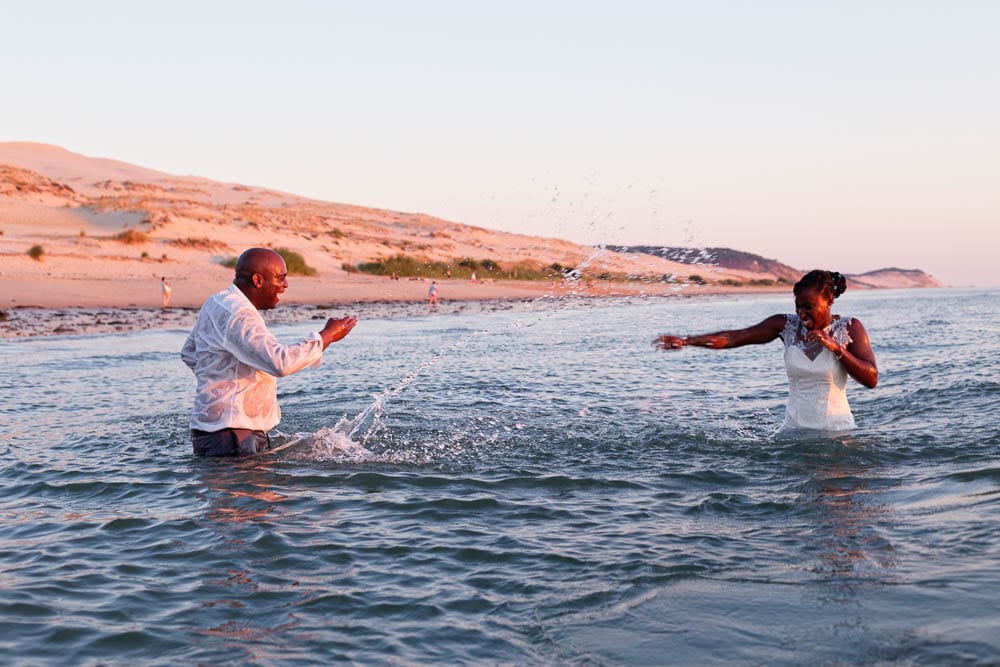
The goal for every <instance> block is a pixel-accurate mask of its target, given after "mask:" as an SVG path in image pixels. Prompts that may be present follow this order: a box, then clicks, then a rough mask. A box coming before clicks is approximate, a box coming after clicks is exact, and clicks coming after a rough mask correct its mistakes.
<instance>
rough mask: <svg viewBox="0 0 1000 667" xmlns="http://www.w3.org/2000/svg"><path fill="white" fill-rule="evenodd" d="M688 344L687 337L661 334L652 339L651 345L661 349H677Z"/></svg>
mask: <svg viewBox="0 0 1000 667" xmlns="http://www.w3.org/2000/svg"><path fill="white" fill-rule="evenodd" d="M687 344H688V341H687V338H683V337H681V336H667V335H663V336H660V337H659V338H657V339H656V340H654V341H653V345H655V346H656V347H658V348H660V349H661V350H677V349H679V348H682V347H684V346H685V345H687Z"/></svg>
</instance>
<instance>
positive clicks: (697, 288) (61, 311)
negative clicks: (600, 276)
mask: <svg viewBox="0 0 1000 667" xmlns="http://www.w3.org/2000/svg"><path fill="white" fill-rule="evenodd" d="M231 280H232V273H231V270H229V269H224V268H222V267H218V269H213V270H210V271H204V272H202V273H201V274H196V275H191V276H187V277H180V278H174V279H173V280H172V281H171V282H172V286H173V293H172V295H171V300H170V305H169V307H167V308H162V307H161V303H160V281H159V279H158V278H157V277H156V276H155V275H152V274H151V275H150V276H149V278H145V279H138V278H132V279H114V278H108V279H106V280H100V279H95V278H70V277H65V276H48V277H47V278H46V279H45V280H42V281H39V280H31V279H26V278H25V279H13V278H8V277H3V278H0V289H2V290H3V291H2V295H3V297H2V307H0V338H21V337H36V336H53V335H56V336H58V335H88V334H105V333H122V332H128V331H140V330H145V329H173V328H189V327H191V326H192V325H193V324H194V320H195V318H196V317H197V314H198V309H199V308H200V307H201V305H202V303H203V302H204V301H205V299H206V298H208V297H209V296H210V295H211V294H213V293H214V292H216V291H218V290H220V289H223V288H225V287H226V286H227V285H228V284H229V283H230V282H231ZM436 283H437V287H438V297H439V301H440V303H439V305H438V306H437V307H435V308H431V307H430V306H429V304H428V303H427V291H428V288H429V286H430V281H429V280H412V279H400V280H390V279H388V278H381V277H373V276H363V275H357V274H345V276H344V277H343V278H341V279H337V280H330V279H322V278H307V277H301V276H291V277H289V288H288V290H287V291H286V292H285V293H284V294H283V295H282V297H281V302H280V303H279V305H278V307H277V308H275V309H273V310H271V311H268V312H267V313H266V314H265V317H266V319H267V320H268V321H269V322H271V323H275V324H277V323H290V322H301V321H304V320H309V319H317V320H318V319H325V318H327V317H342V316H344V315H357V316H359V317H361V318H362V319H363V318H387V317H411V316H415V315H426V314H429V313H432V314H440V315H446V314H449V313H455V312H492V311H498V310H510V309H521V310H535V309H541V308H551V307H553V304H554V303H556V302H565V301H567V300H574V301H579V302H592V303H599V302H601V301H615V302H617V301H620V300H621V299H626V298H640V299H641V298H646V297H669V296H683V297H690V296H696V295H709V294H730V293H747V294H749V293H757V292H767V291H775V290H778V291H787V289H788V288H787V286H785V287H781V288H766V287H765V288H760V287H758V288H736V287H724V286H710V285H694V284H664V283H650V284H646V283H611V282H595V283H593V285H592V286H590V287H587V286H586V284H573V283H568V284H555V283H551V282H529V281H481V282H475V283H472V282H470V281H467V280H437V281H436Z"/></svg>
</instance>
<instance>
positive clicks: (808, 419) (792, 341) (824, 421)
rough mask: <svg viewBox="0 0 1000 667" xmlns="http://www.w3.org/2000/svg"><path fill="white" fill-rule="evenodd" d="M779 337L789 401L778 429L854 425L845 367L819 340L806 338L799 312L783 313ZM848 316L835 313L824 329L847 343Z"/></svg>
mask: <svg viewBox="0 0 1000 667" xmlns="http://www.w3.org/2000/svg"><path fill="white" fill-rule="evenodd" d="M785 317H786V318H787V319H786V322H785V329H784V331H782V332H781V339H782V341H784V343H785V371H786V372H787V373H788V404H787V406H786V408H785V421H784V423H783V424H782V425H781V430H783V431H784V430H789V429H815V430H821V431H846V430H849V429H853V428H854V415H852V414H851V406H850V405H849V404H848V403H847V369H846V368H844V365H843V364H842V363H840V361H839V360H838V359H837V357H836V356H834V354H833V352H831V351H830V350H828V349H826V348H825V347H823V346H822V345H821V344H819V343H813V342H808V341H806V340H805V334H806V331H805V328H804V327H803V326H802V321H801V320H800V319H799V317H798V315H786V316H785ZM850 323H851V318H849V317H848V318H842V317H839V316H838V317H836V319H834V320H833V322H831V323H830V325H829V326H828V327H826V329H825V330H826V332H827V333H829V334H830V336H831V337H832V338H833V339H834V340H835V341H837V342H838V343H840V344H841V345H845V346H846V345H848V344H849V343H850V342H851V336H850V334H849V333H848V331H847V328H848V326H849V325H850Z"/></svg>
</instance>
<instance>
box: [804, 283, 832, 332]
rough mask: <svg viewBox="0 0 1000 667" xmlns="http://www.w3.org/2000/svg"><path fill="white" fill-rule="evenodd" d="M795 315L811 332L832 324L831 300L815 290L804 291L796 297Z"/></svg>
mask: <svg viewBox="0 0 1000 667" xmlns="http://www.w3.org/2000/svg"><path fill="white" fill-rule="evenodd" d="M795 314H796V315H798V316H799V319H800V320H802V324H803V326H805V328H806V329H807V330H809V331H814V330H816V329H822V328H824V327H826V326H828V325H829V324H830V319H831V318H830V300H829V299H827V298H826V297H825V296H823V293H822V292H821V291H819V290H815V289H804V290H802V291H801V292H800V293H798V294H796V295H795Z"/></svg>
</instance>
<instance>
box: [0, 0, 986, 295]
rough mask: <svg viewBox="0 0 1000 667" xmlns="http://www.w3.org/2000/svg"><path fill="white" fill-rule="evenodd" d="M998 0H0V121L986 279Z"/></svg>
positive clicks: (446, 205)
mask: <svg viewBox="0 0 1000 667" xmlns="http://www.w3.org/2000/svg"><path fill="white" fill-rule="evenodd" d="M998 119H1000V2H992V1H986V0H984V1H982V2H963V1H961V0H952V1H947V2H946V1H945V0H941V1H939V2H922V1H917V0H915V1H902V0H901V1H898V2H888V1H886V2H880V1H879V0H865V1H850V0H836V1H833V0H831V1H829V2H808V1H806V0H799V1H791V0H789V1H787V2H779V1H774V0H760V1H758V2H749V1H736V0H733V1H728V2H727V1H722V0H719V1H712V0H706V1H696V0H691V1H688V2H670V1H660V2H628V1H617V2H612V1H608V2H587V1H567V2H545V1H542V0H532V1H530V2H517V1H511V0H507V1H505V2H477V1H475V0H467V1H465V2H418V1H413V2H403V1H400V2H389V1H378V0H358V1H357V2H335V1H320V0H316V1H312V2H305V1H295V0H285V1H283V2H257V1H246V0H242V1H240V2H212V1H211V0H201V1H200V2H189V1H186V0H171V1H170V2H136V1H135V0H130V1H128V2H107V1H100V0H96V1H89V2H77V1H65V2H46V1H45V0H33V1H32V2H23V1H17V2H13V1H8V0H0V141H40V142H45V143H52V144H56V145H59V146H62V147H64V148H67V149H69V150H71V151H74V152H77V153H82V154H84V155H89V156H94V157H107V158H113V159H117V160H123V161H125V162H131V163H135V164H138V165H142V166H145V167H150V168H153V169H159V170H162V171H166V172H170V173H175V174H193V175H198V176H204V177H207V178H213V179H217V180H222V181H231V182H239V183H245V184H249V185H259V186H266V187H273V188H277V189H281V190H285V191H288V192H293V193H297V194H302V195H306V196H310V197H315V198H318V199H324V200H329V201H337V202H345V203H351V204H359V205H364V206H374V207H381V208H389V209H394V210H401V211H416V212H422V213H429V214H432V215H436V216H439V217H442V218H446V219H449V220H454V221H457V222H463V223H467V224H472V225H477V226H482V227H487V228H491V229H499V230H508V231H515V232H526V233H531V234H538V235H545V236H558V237H561V238H566V239H569V240H572V241H576V242H580V243H587V244H601V243H628V244H638V243H644V244H653V245H691V246H728V247H731V248H735V249H739V250H745V251H748V252H753V253H757V254H760V255H764V256H765V257H770V258H775V259H778V260H781V261H783V262H786V263H788V264H791V265H793V266H796V267H798V268H801V269H810V268H828V269H832V270H840V271H843V272H862V271H868V270H872V269H877V268H884V267H900V268H921V269H924V270H925V271H928V272H930V273H932V274H933V275H935V276H937V277H938V278H939V279H941V280H943V281H945V282H947V283H949V284H954V285H969V284H976V285H1000V269H998V268H997V266H998V264H1000V262H998V261H997V260H996V258H995V257H994V255H996V254H997V253H998V252H1000V183H998V181H1000V120H998Z"/></svg>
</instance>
